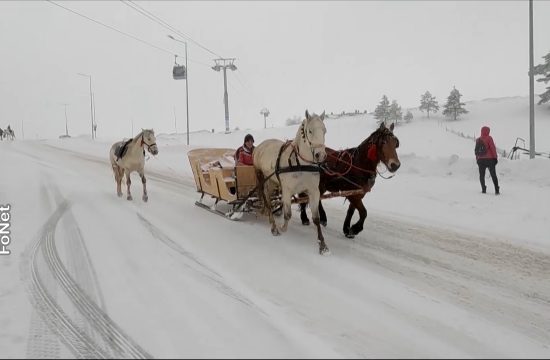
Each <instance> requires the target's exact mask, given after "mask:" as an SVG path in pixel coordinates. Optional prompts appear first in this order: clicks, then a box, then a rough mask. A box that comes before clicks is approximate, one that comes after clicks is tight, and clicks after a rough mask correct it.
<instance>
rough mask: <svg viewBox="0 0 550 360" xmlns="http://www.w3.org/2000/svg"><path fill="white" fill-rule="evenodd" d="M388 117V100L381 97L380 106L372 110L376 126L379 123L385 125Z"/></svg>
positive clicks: (385, 97)
mask: <svg viewBox="0 0 550 360" xmlns="http://www.w3.org/2000/svg"><path fill="white" fill-rule="evenodd" d="M389 115H390V101H389V100H388V97H387V96H386V95H384V96H382V100H381V101H380V104H378V106H376V109H375V110H374V118H375V119H376V120H378V124H380V123H382V122H383V123H384V124H385V123H386V121H387V120H388V118H389Z"/></svg>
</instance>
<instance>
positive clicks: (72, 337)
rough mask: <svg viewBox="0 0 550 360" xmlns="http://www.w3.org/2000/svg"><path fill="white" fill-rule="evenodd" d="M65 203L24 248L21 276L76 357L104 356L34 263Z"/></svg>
mask: <svg viewBox="0 0 550 360" xmlns="http://www.w3.org/2000/svg"><path fill="white" fill-rule="evenodd" d="M67 207H68V204H67V203H66V202H64V203H61V204H60V205H59V206H58V208H57V209H56V211H55V212H54V213H53V214H52V216H51V217H50V218H49V219H48V221H47V222H46V224H44V226H43V227H42V229H41V234H40V236H39V237H38V238H37V239H36V240H35V241H34V242H33V243H31V244H30V245H29V248H27V249H26V251H25V253H24V255H23V260H22V261H21V274H22V280H23V282H24V283H25V284H26V286H27V290H28V292H29V294H30V300H31V303H32V305H33V306H34V307H35V309H36V310H37V311H38V313H39V314H40V316H41V317H42V319H43V320H44V321H45V322H46V323H47V324H48V326H49V327H50V328H51V329H52V331H53V332H54V333H56V334H57V335H58V336H59V338H60V339H61V340H62V341H63V343H64V344H65V345H66V346H67V347H68V348H69V350H70V351H71V352H72V353H73V354H74V355H75V357H77V358H79V359H86V358H94V359H97V358H99V359H106V358H108V355H107V354H106V353H105V352H103V351H102V350H101V349H99V348H98V346H97V344H96V343H95V342H94V341H93V340H92V339H90V337H89V336H88V335H86V334H85V333H84V332H83V331H82V330H81V329H80V328H79V327H78V326H76V324H75V323H74V322H73V321H72V320H71V319H70V317H69V316H68V315H67V314H66V313H65V312H64V311H63V309H62V308H61V306H59V304H58V303H57V302H56V301H55V299H54V298H53V297H52V296H51V295H50V294H49V293H48V291H47V289H46V285H45V284H44V282H43V280H42V278H41V276H40V272H39V270H38V266H37V260H38V254H39V250H40V249H41V247H42V244H43V243H44V241H45V238H46V237H47V236H48V235H49V234H51V233H52V232H55V228H56V226H57V223H58V221H59V219H60V218H61V216H62V215H63V213H64V212H65V211H66V210H67Z"/></svg>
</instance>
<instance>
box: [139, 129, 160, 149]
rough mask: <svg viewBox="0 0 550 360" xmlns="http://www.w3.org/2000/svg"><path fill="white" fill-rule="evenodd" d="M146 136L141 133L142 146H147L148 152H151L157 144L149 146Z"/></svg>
mask: <svg viewBox="0 0 550 360" xmlns="http://www.w3.org/2000/svg"><path fill="white" fill-rule="evenodd" d="M144 136H145V135H144V134H143V133H141V146H143V144H145V145H147V151H149V152H151V146H157V143H152V144H147V143H146V142H145V138H144Z"/></svg>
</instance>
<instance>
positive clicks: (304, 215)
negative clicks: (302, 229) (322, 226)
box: [298, 193, 309, 226]
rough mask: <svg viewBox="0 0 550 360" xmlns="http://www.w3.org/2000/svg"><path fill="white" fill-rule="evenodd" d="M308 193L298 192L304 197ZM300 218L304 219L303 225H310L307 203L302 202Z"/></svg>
mask: <svg viewBox="0 0 550 360" xmlns="http://www.w3.org/2000/svg"><path fill="white" fill-rule="evenodd" d="M306 195H307V194H306V193H300V194H298V196H299V197H304V196H306ZM300 220H302V225H306V226H307V225H309V219H308V218H307V212H306V203H300Z"/></svg>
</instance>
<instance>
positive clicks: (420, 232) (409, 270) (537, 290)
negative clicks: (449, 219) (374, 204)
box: [325, 217, 550, 344]
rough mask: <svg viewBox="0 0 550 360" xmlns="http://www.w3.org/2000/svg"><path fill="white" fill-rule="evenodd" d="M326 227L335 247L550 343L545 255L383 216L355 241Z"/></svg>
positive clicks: (549, 270)
mask: <svg viewBox="0 0 550 360" xmlns="http://www.w3.org/2000/svg"><path fill="white" fill-rule="evenodd" d="M332 221H334V220H332ZM325 231H327V233H330V234H334V235H335V236H338V237H340V239H341V241H340V244H339V245H341V244H344V246H345V247H347V248H348V250H349V249H351V250H353V256H354V257H355V256H357V257H359V258H360V259H361V258H363V259H365V260H366V261H368V263H370V264H375V265H378V266H380V267H382V268H384V269H386V270H388V271H390V272H391V273H393V274H397V275H398V276H399V278H402V279H405V283H406V284H408V285H414V286H415V288H416V289H417V290H420V291H421V292H425V291H426V290H427V291H429V292H435V293H436V294H443V295H445V296H446V297H447V298H448V299H450V300H451V302H453V303H456V304H458V305H460V306H461V307H463V308H466V309H469V310H470V311H473V312H475V313H476V314H478V315H480V316H481V317H484V318H486V319H489V320H490V321H494V322H497V323H500V324H503V325H506V326H511V327H512V328H514V329H516V331H518V332H520V333H523V334H525V335H526V336H528V337H531V338H533V339H537V340H538V341H542V343H545V344H548V343H549V342H550V313H549V312H548V306H549V305H550V281H548V279H550V256H548V255H546V254H541V253H536V252H534V251H531V250H529V249H524V248H521V247H517V246H513V245H510V244H507V243H503V242H499V241H495V240H489V239H486V238H481V237H476V236H472V235H465V234H461V233H458V232H454V231H450V230H447V229H438V228H432V227H427V226H422V225H418V224H411V223H406V222H401V221H392V220H391V219H389V218H383V217H382V218H380V217H376V218H375V219H373V220H371V222H370V223H369V225H368V228H366V229H365V231H364V232H363V233H361V234H360V235H358V236H356V238H355V239H354V240H350V239H347V238H344V237H343V235H341V233H339V232H337V231H335V230H334V229H331V228H328V227H327V228H326V229H325ZM367 234H370V235H367ZM367 236H368V238H367ZM404 315H406V314H404Z"/></svg>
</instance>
